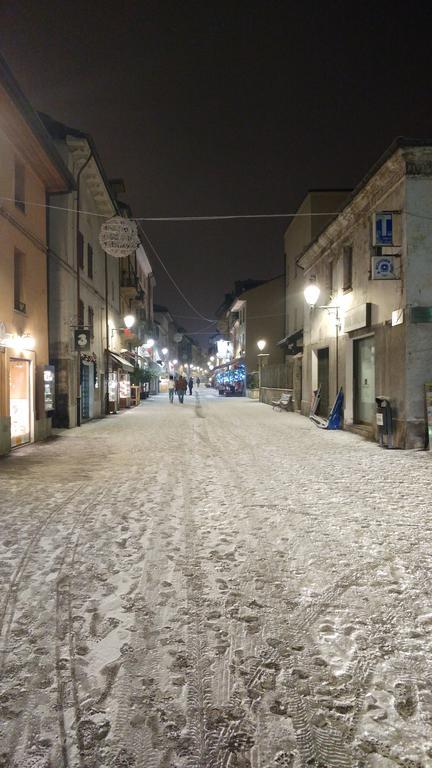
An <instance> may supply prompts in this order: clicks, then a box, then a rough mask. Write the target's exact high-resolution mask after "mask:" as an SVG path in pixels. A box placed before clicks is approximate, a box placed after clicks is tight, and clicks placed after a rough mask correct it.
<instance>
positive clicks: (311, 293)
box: [303, 277, 321, 308]
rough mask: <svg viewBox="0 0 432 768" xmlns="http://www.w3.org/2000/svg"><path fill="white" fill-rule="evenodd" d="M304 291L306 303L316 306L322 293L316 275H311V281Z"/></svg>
mask: <svg viewBox="0 0 432 768" xmlns="http://www.w3.org/2000/svg"><path fill="white" fill-rule="evenodd" d="M303 293H304V297H305V299H306V303H307V304H309V306H310V307H311V308H312V307H314V306H315V304H316V303H317V301H318V298H319V295H320V293H321V291H320V289H319V286H318V285H317V284H316V282H315V277H311V279H310V282H309V283H308V284H307V286H306V288H305V289H304V292H303Z"/></svg>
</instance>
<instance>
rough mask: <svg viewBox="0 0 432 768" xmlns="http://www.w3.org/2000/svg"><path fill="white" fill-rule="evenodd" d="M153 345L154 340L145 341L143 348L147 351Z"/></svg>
mask: <svg viewBox="0 0 432 768" xmlns="http://www.w3.org/2000/svg"><path fill="white" fill-rule="evenodd" d="M154 343H155V342H154V339H147V341H146V342H145V344H144V346H145V347H146V348H147V349H151V348H152V347H154Z"/></svg>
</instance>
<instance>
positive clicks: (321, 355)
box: [317, 347, 329, 419]
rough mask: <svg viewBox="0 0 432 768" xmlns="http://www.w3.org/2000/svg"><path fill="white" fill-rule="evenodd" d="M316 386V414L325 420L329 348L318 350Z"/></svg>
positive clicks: (327, 398)
mask: <svg viewBox="0 0 432 768" xmlns="http://www.w3.org/2000/svg"><path fill="white" fill-rule="evenodd" d="M317 358H318V386H319V387H320V388H321V390H320V401H319V405H318V411H317V413H318V414H319V416H322V417H323V418H324V419H326V418H327V417H328V415H329V348H328V347H324V349H318V352H317Z"/></svg>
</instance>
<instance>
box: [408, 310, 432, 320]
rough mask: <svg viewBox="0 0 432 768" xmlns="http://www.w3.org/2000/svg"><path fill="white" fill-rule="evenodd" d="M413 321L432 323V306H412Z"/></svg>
mask: <svg viewBox="0 0 432 768" xmlns="http://www.w3.org/2000/svg"><path fill="white" fill-rule="evenodd" d="M411 322H412V323H432V307H411Z"/></svg>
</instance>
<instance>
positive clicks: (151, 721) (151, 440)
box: [0, 391, 432, 768]
mask: <svg viewBox="0 0 432 768" xmlns="http://www.w3.org/2000/svg"><path fill="white" fill-rule="evenodd" d="M431 487H432V486H431V456H430V454H428V453H422V452H416V453H414V452H409V453H403V452H398V451H393V452H391V451H385V450H381V449H380V448H379V447H378V446H376V445H374V444H372V443H367V442H364V441H362V440H361V439H360V438H358V437H356V436H354V435H350V434H348V433H343V432H341V433H335V432H329V433H327V432H324V431H322V430H319V429H317V428H316V427H315V426H314V425H313V424H311V423H310V422H309V421H308V420H307V419H304V418H303V417H301V416H299V415H297V414H287V413H276V412H273V411H272V409H271V408H269V407H268V406H265V405H261V404H259V403H256V402H253V401H248V400H234V399H232V400H230V399H222V398H217V397H216V396H215V395H214V394H213V393H210V392H203V391H200V396H199V397H198V396H192V397H187V399H186V400H185V403H184V405H180V404H179V403H178V402H176V403H175V404H174V405H170V404H169V403H168V402H167V399H165V397H163V396H160V397H157V398H153V399H152V400H150V401H146V402H145V403H143V404H142V405H141V406H140V407H139V408H137V409H135V410H133V411H131V412H127V413H124V414H122V415H119V416H111V417H109V418H107V419H105V420H103V421H100V422H93V423H90V424H87V425H85V426H83V427H81V429H75V430H71V431H70V432H64V433H61V434H60V435H59V436H58V437H56V438H55V439H53V440H51V441H49V442H47V443H45V444H39V445H35V446H30V447H28V448H23V449H21V450H19V451H16V452H15V453H13V454H12V455H11V456H10V457H8V458H6V459H4V460H2V461H0V585H1V592H0V627H1V634H0V766H1V768H17V767H21V766H25V767H26V768H27V767H29V768H48V767H49V768H75V767H76V768H111V767H114V766H115V767H116V768H117V766H118V767H119V768H127V767H131V768H230V767H235V766H238V767H239V768H248V767H249V766H252V767H253V768H272V767H273V766H274V767H275V768H276V767H277V766H279V767H280V766H282V767H283V768H306V766H309V768H310V767H311V766H316V767H317V768H318V767H320V768H346V767H347V768H350V767H352V768H355V767H357V768H361V767H362V768H375V767H382V768H392V767H393V766H405V768H420V767H421V766H425V767H426V766H432V671H431V670H432V667H431V656H432V590H431V587H430V582H431V570H432V560H431V546H430V542H431V530H432V520H431V512H430V508H431V503H430V497H431Z"/></svg>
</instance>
